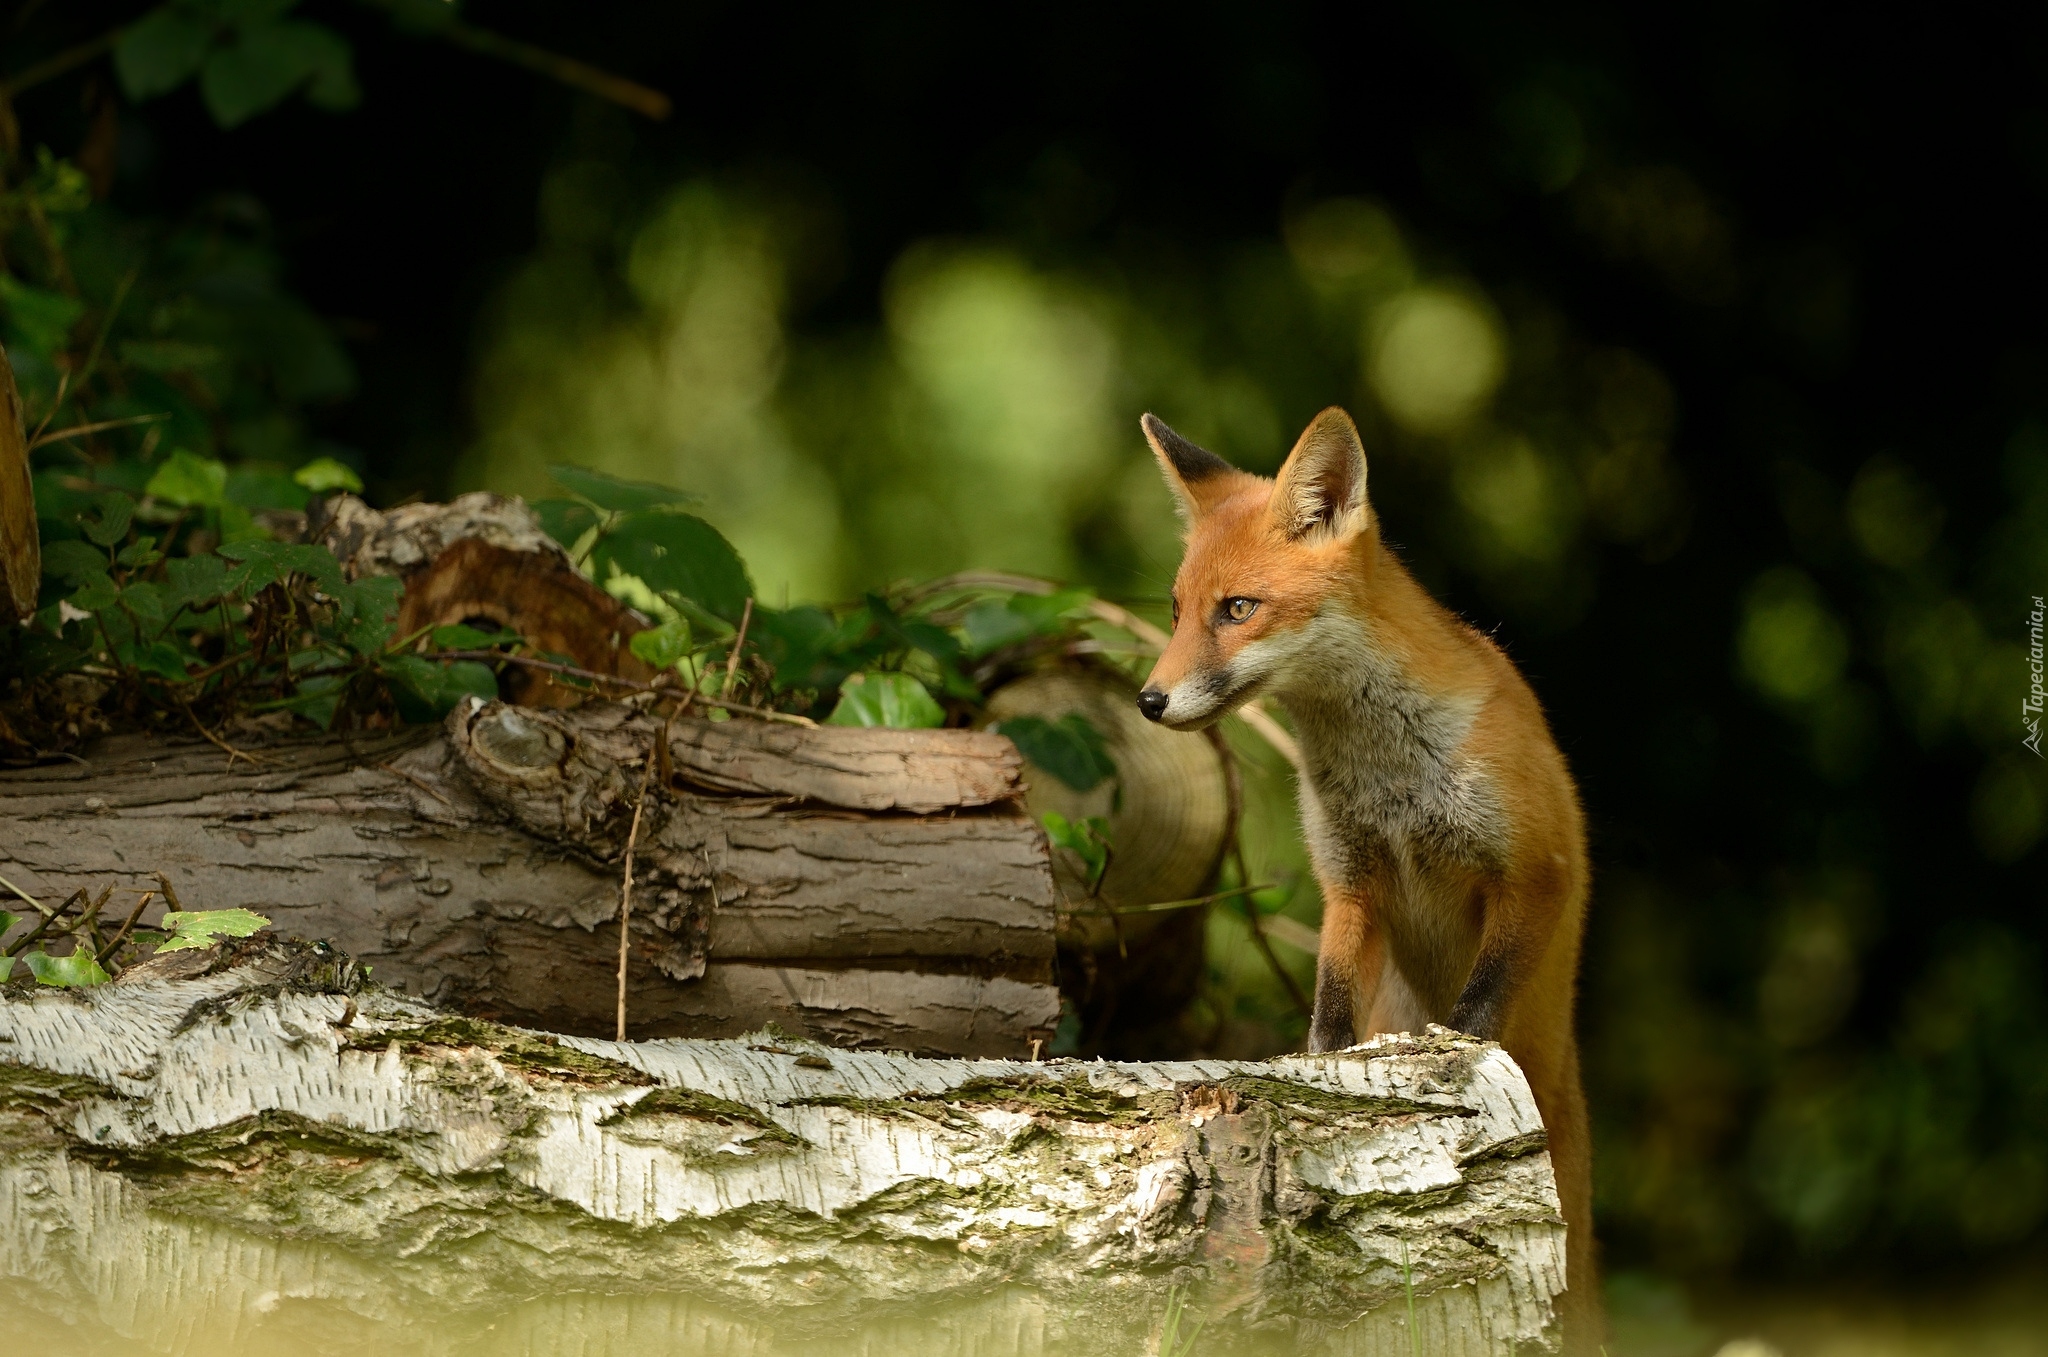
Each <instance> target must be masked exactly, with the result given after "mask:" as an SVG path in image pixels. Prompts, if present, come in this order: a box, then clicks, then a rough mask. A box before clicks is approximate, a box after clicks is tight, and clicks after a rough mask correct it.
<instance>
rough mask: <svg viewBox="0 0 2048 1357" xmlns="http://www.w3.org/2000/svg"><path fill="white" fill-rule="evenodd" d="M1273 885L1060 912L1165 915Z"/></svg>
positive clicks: (1098, 915) (1094, 915)
mask: <svg viewBox="0 0 2048 1357" xmlns="http://www.w3.org/2000/svg"><path fill="white" fill-rule="evenodd" d="M1273 885H1274V883H1272V882H1270V881H1269V882H1267V883H1266V884H1264V885H1261V886H1239V887H1238V888H1237V889H1236V890H1228V891H1217V892H1216V893H1215V894H1214V895H1198V896H1196V897H1194V898H1193V899H1192V900H1161V901H1159V902H1158V903H1156V904H1150V905H1118V906H1116V907H1115V908H1113V909H1068V910H1062V911H1060V912H1061V913H1063V914H1067V915H1071V916H1073V917H1075V918H1080V919H1098V918H1108V917H1109V916H1111V915H1118V914H1163V913H1166V912H1167V911H1168V910H1175V909H1194V908H1196V907H1197V906H1200V905H1213V904H1215V903H1216V902H1217V901H1218V900H1234V899H1236V898H1237V897H1238V896H1240V895H1250V894H1251V893H1252V892H1254V891H1267V890H1271V889H1273Z"/></svg>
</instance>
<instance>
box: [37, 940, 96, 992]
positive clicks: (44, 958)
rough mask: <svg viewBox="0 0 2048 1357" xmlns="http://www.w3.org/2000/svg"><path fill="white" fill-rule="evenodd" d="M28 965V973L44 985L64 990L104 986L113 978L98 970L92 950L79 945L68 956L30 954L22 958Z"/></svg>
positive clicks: (39, 952)
mask: <svg viewBox="0 0 2048 1357" xmlns="http://www.w3.org/2000/svg"><path fill="white" fill-rule="evenodd" d="M22 960H23V961H25V962H27V963H28V968H29V971H30V972H31V973H32V974H34V976H35V978H36V979H37V980H39V981H41V982H42V983H43V984H45V985H57V986H60V987H62V988H64V989H77V988H79V987H80V986H83V985H104V984H106V983H107V981H109V980H111V979H112V978H113V977H112V976H110V975H108V974H107V973H106V972H105V971H103V970H101V969H100V963H99V962H97V961H95V960H93V955H92V949H91V948H90V947H86V946H83V945H81V946H80V947H79V948H78V950H77V951H75V952H73V953H72V954H71V955H70V956H62V957H58V956H51V955H50V954H49V953H47V952H42V951H35V952H30V953H28V954H27V955H26V956H24V957H22Z"/></svg>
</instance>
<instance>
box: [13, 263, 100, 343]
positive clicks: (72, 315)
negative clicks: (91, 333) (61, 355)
mask: <svg viewBox="0 0 2048 1357" xmlns="http://www.w3.org/2000/svg"><path fill="white" fill-rule="evenodd" d="M0 304H4V305H5V306H6V308H7V333H6V338H7V347H8V348H9V349H14V348H17V347H19V348H21V349H24V350H26V351H27V352H29V353H32V354H34V355H36V356H37V357H38V358H43V359H48V358H49V356H50V355H51V354H53V353H55V352H56V351H57V350H59V349H61V348H63V347H64V346H65V344H66V343H68V342H69V341H70V338H71V327H72V326H73V325H75V324H77V323H78V318H79V317H80V316H82V315H84V314H85V303H84V302H82V301H80V300H79V299H78V298H76V297H67V296H65V295H64V294H63V293H61V292H50V291H47V290H45V289H43V288H39V287H31V286H30V285H29V284H27V283H24V282H22V281H20V280H19V279H17V278H16V277H15V276H14V275H13V274H10V273H0Z"/></svg>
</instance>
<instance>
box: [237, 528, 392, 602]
mask: <svg viewBox="0 0 2048 1357" xmlns="http://www.w3.org/2000/svg"><path fill="white" fill-rule="evenodd" d="M220 554H221V555H222V556H225V557H226V558H227V559H229V560H231V561H239V562H240V563H241V565H240V568H239V569H236V570H234V571H231V572H230V573H229V574H228V577H227V587H228V588H229V589H231V590H233V591H234V592H235V593H238V594H254V593H256V592H258V591H259V590H262V589H265V588H267V587H269V586H270V585H273V584H275V583H277V582H278V581H279V580H281V579H284V578H285V577H286V576H287V575H294V574H298V575H305V576H307V577H308V578H310V579H311V580H312V581H313V582H314V583H315V584H318V585H319V586H320V592H321V593H323V594H326V595H327V596H328V597H329V598H331V599H334V600H336V601H337V602H341V601H343V600H345V599H354V598H359V597H360V596H361V590H360V588H358V589H357V590H356V591H355V592H354V593H351V592H350V590H349V586H348V582H347V581H346V580H344V579H343V578H342V576H341V562H340V561H337V560H335V559H334V553H333V552H331V551H329V550H328V549H327V548H326V547H324V546H321V545H320V544H319V543H317V542H273V541H271V540H269V539H268V538H262V539H257V540H251V541H242V542H227V543H223V544H222V546H221V548H220ZM394 583H396V581H394Z"/></svg>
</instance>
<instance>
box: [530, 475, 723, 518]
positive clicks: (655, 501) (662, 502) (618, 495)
mask: <svg viewBox="0 0 2048 1357" xmlns="http://www.w3.org/2000/svg"><path fill="white" fill-rule="evenodd" d="M548 472H549V474H551V475H552V476H553V477H554V478H555V484H557V485H559V486H561V487H562V488H563V489H564V490H567V491H568V492H569V493H570V494H572V495H581V496H582V497H583V498H584V499H587V500H589V501H590V502H591V503H592V504H595V505H596V506H597V507H598V508H600V509H610V510H612V511H613V512H615V513H627V512H632V511H634V510H638V509H658V508H662V507H664V506H673V507H683V506H686V505H691V504H696V503H698V502H700V501H701V500H702V499H703V498H704V497H703V496H702V495H693V494H691V493H690V492H689V491H687V490H674V489H671V488H670V487H668V486H666V485H656V484H655V483H654V482H653V481H629V480H624V479H622V478H620V477H618V476H607V475H605V474H604V473H603V472H602V471H591V470H589V469H588V468H586V467H580V466H551V467H549V468H548Z"/></svg>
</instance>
